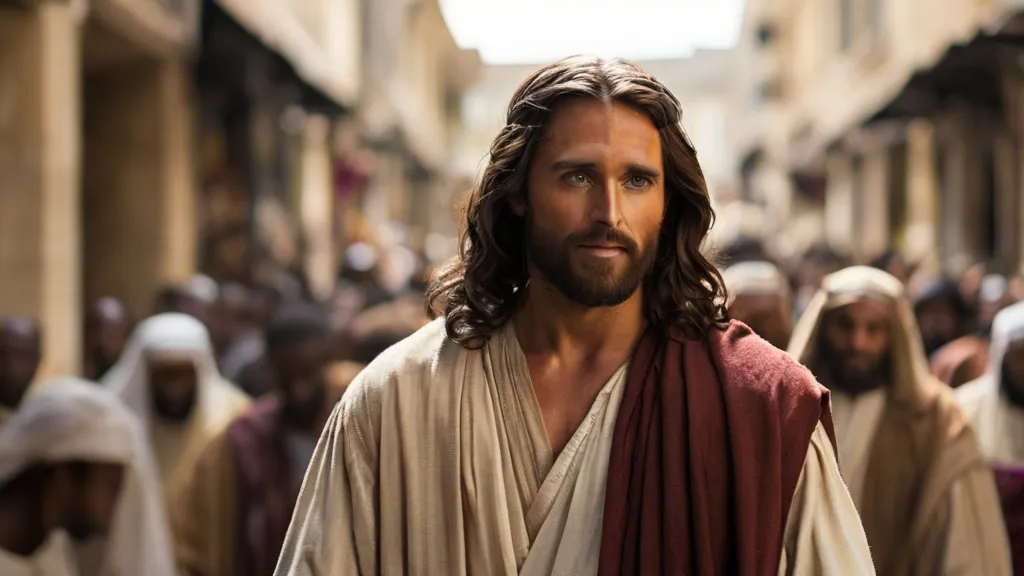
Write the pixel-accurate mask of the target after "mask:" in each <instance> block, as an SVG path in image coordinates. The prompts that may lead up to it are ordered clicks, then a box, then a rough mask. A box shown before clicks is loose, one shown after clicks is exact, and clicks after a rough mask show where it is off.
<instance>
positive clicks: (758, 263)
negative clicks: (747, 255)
mask: <svg viewBox="0 0 1024 576" xmlns="http://www.w3.org/2000/svg"><path fill="white" fill-rule="evenodd" d="M722 280H724V281H725V287H726V289H727V290H728V291H729V296H730V297H736V296H778V297H779V298H782V299H783V301H784V302H786V303H787V306H788V302H789V293H790V287H789V281H788V280H787V279H786V276H785V275H784V274H783V273H782V271H781V270H779V267H778V266H776V265H775V264H772V263H771V262H765V261H762V260H754V261H747V262H739V263H736V264H733V265H732V266H729V267H728V268H726V269H725V271H724V272H722Z"/></svg>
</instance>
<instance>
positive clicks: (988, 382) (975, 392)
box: [953, 374, 998, 419]
mask: <svg viewBox="0 0 1024 576" xmlns="http://www.w3.org/2000/svg"><path fill="white" fill-rule="evenodd" d="M992 391H996V392H998V389H997V388H996V387H995V386H994V383H993V381H992V377H991V376H989V375H988V374H986V375H984V376H982V377H981V378H977V379H975V380H972V381H970V382H968V383H967V384H964V385H963V386H960V387H959V388H957V389H956V390H954V391H953V394H954V395H955V396H956V400H957V402H958V403H959V404H960V408H961V409H962V410H963V411H964V415H966V416H967V418H968V419H972V418H973V415H974V413H976V412H977V411H978V410H979V408H980V407H981V404H982V403H983V402H984V400H985V399H986V398H988V397H989V394H990V393H991V392H992Z"/></svg>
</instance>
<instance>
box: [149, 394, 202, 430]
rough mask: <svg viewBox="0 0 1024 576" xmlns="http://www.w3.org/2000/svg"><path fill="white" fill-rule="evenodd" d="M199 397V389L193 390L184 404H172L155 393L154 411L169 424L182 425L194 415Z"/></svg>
mask: <svg viewBox="0 0 1024 576" xmlns="http://www.w3.org/2000/svg"><path fill="white" fill-rule="evenodd" d="M197 396H198V391H197V388H193V389H192V392H191V393H190V394H189V396H188V398H187V399H185V401H183V402H172V401H170V400H168V399H167V398H165V397H164V396H161V395H160V394H156V393H154V394H153V410H154V411H155V412H156V414H157V415H158V416H160V418H162V419H164V420H167V421H168V422H175V423H182V422H184V421H186V420H188V417H189V416H191V415H192V409H193V408H194V407H195V405H196V398H197Z"/></svg>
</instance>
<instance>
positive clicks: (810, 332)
mask: <svg viewBox="0 0 1024 576" xmlns="http://www.w3.org/2000/svg"><path fill="white" fill-rule="evenodd" d="M865 299H877V300H882V301H885V302H886V303H888V305H889V309H890V317H891V319H892V331H891V343H890V350H891V358H892V371H893V373H892V376H891V382H889V383H888V384H889V398H890V399H895V400H901V401H906V402H909V403H911V404H921V403H922V402H923V401H924V397H925V396H926V388H927V387H928V386H930V385H933V384H934V383H935V381H934V378H932V376H931V374H930V372H929V370H928V359H927V357H926V356H925V353H924V344H923V343H922V342H921V331H920V330H919V329H918V327H917V320H916V319H915V317H914V310H913V308H911V306H910V302H909V301H908V300H907V297H906V294H905V292H904V288H903V283H902V282H900V281H899V280H898V279H896V277H895V276H892V275H891V274H889V273H888V272H884V271H882V270H878V269H877V268H870V267H868V266H851V267H849V268H845V269H843V270H840V271H838V272H836V273H834V274H830V275H828V276H826V277H825V279H824V280H823V281H822V284H821V289H820V290H818V293H817V294H815V296H814V298H813V299H812V300H811V302H810V304H808V305H807V309H806V310H805V311H804V314H803V316H802V317H801V318H800V321H799V322H797V325H796V327H795V328H794V329H793V338H792V339H791V340H790V341H789V353H790V355H791V356H793V357H794V358H796V359H797V361H799V362H800V363H801V364H804V365H805V366H808V367H810V368H812V369H814V368H817V367H816V366H815V363H816V362H818V339H819V336H818V334H819V330H820V328H821V322H822V318H823V317H824V314H825V312H827V311H829V310H832V309H835V308H839V307H842V306H845V305H847V304H852V303H854V302H858V301H861V300H865Z"/></svg>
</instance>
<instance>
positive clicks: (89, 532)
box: [62, 512, 105, 543]
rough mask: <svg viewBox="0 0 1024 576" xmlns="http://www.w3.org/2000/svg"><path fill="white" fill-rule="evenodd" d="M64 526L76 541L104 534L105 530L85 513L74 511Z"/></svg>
mask: <svg viewBox="0 0 1024 576" xmlns="http://www.w3.org/2000/svg"><path fill="white" fill-rule="evenodd" d="M62 528H64V531H65V532H67V533H68V536H71V539H72V540H74V541H75V542H79V543H82V542H86V541H88V540H90V539H92V538H95V537H97V536H103V535H104V533H105V531H104V530H102V529H101V528H100V527H99V526H97V525H96V523H95V522H93V521H92V520H91V519H90V518H89V516H88V515H86V514H84V513H77V512H76V513H72V514H71V515H69V517H68V518H67V519H65V521H64V523H63V526H62Z"/></svg>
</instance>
